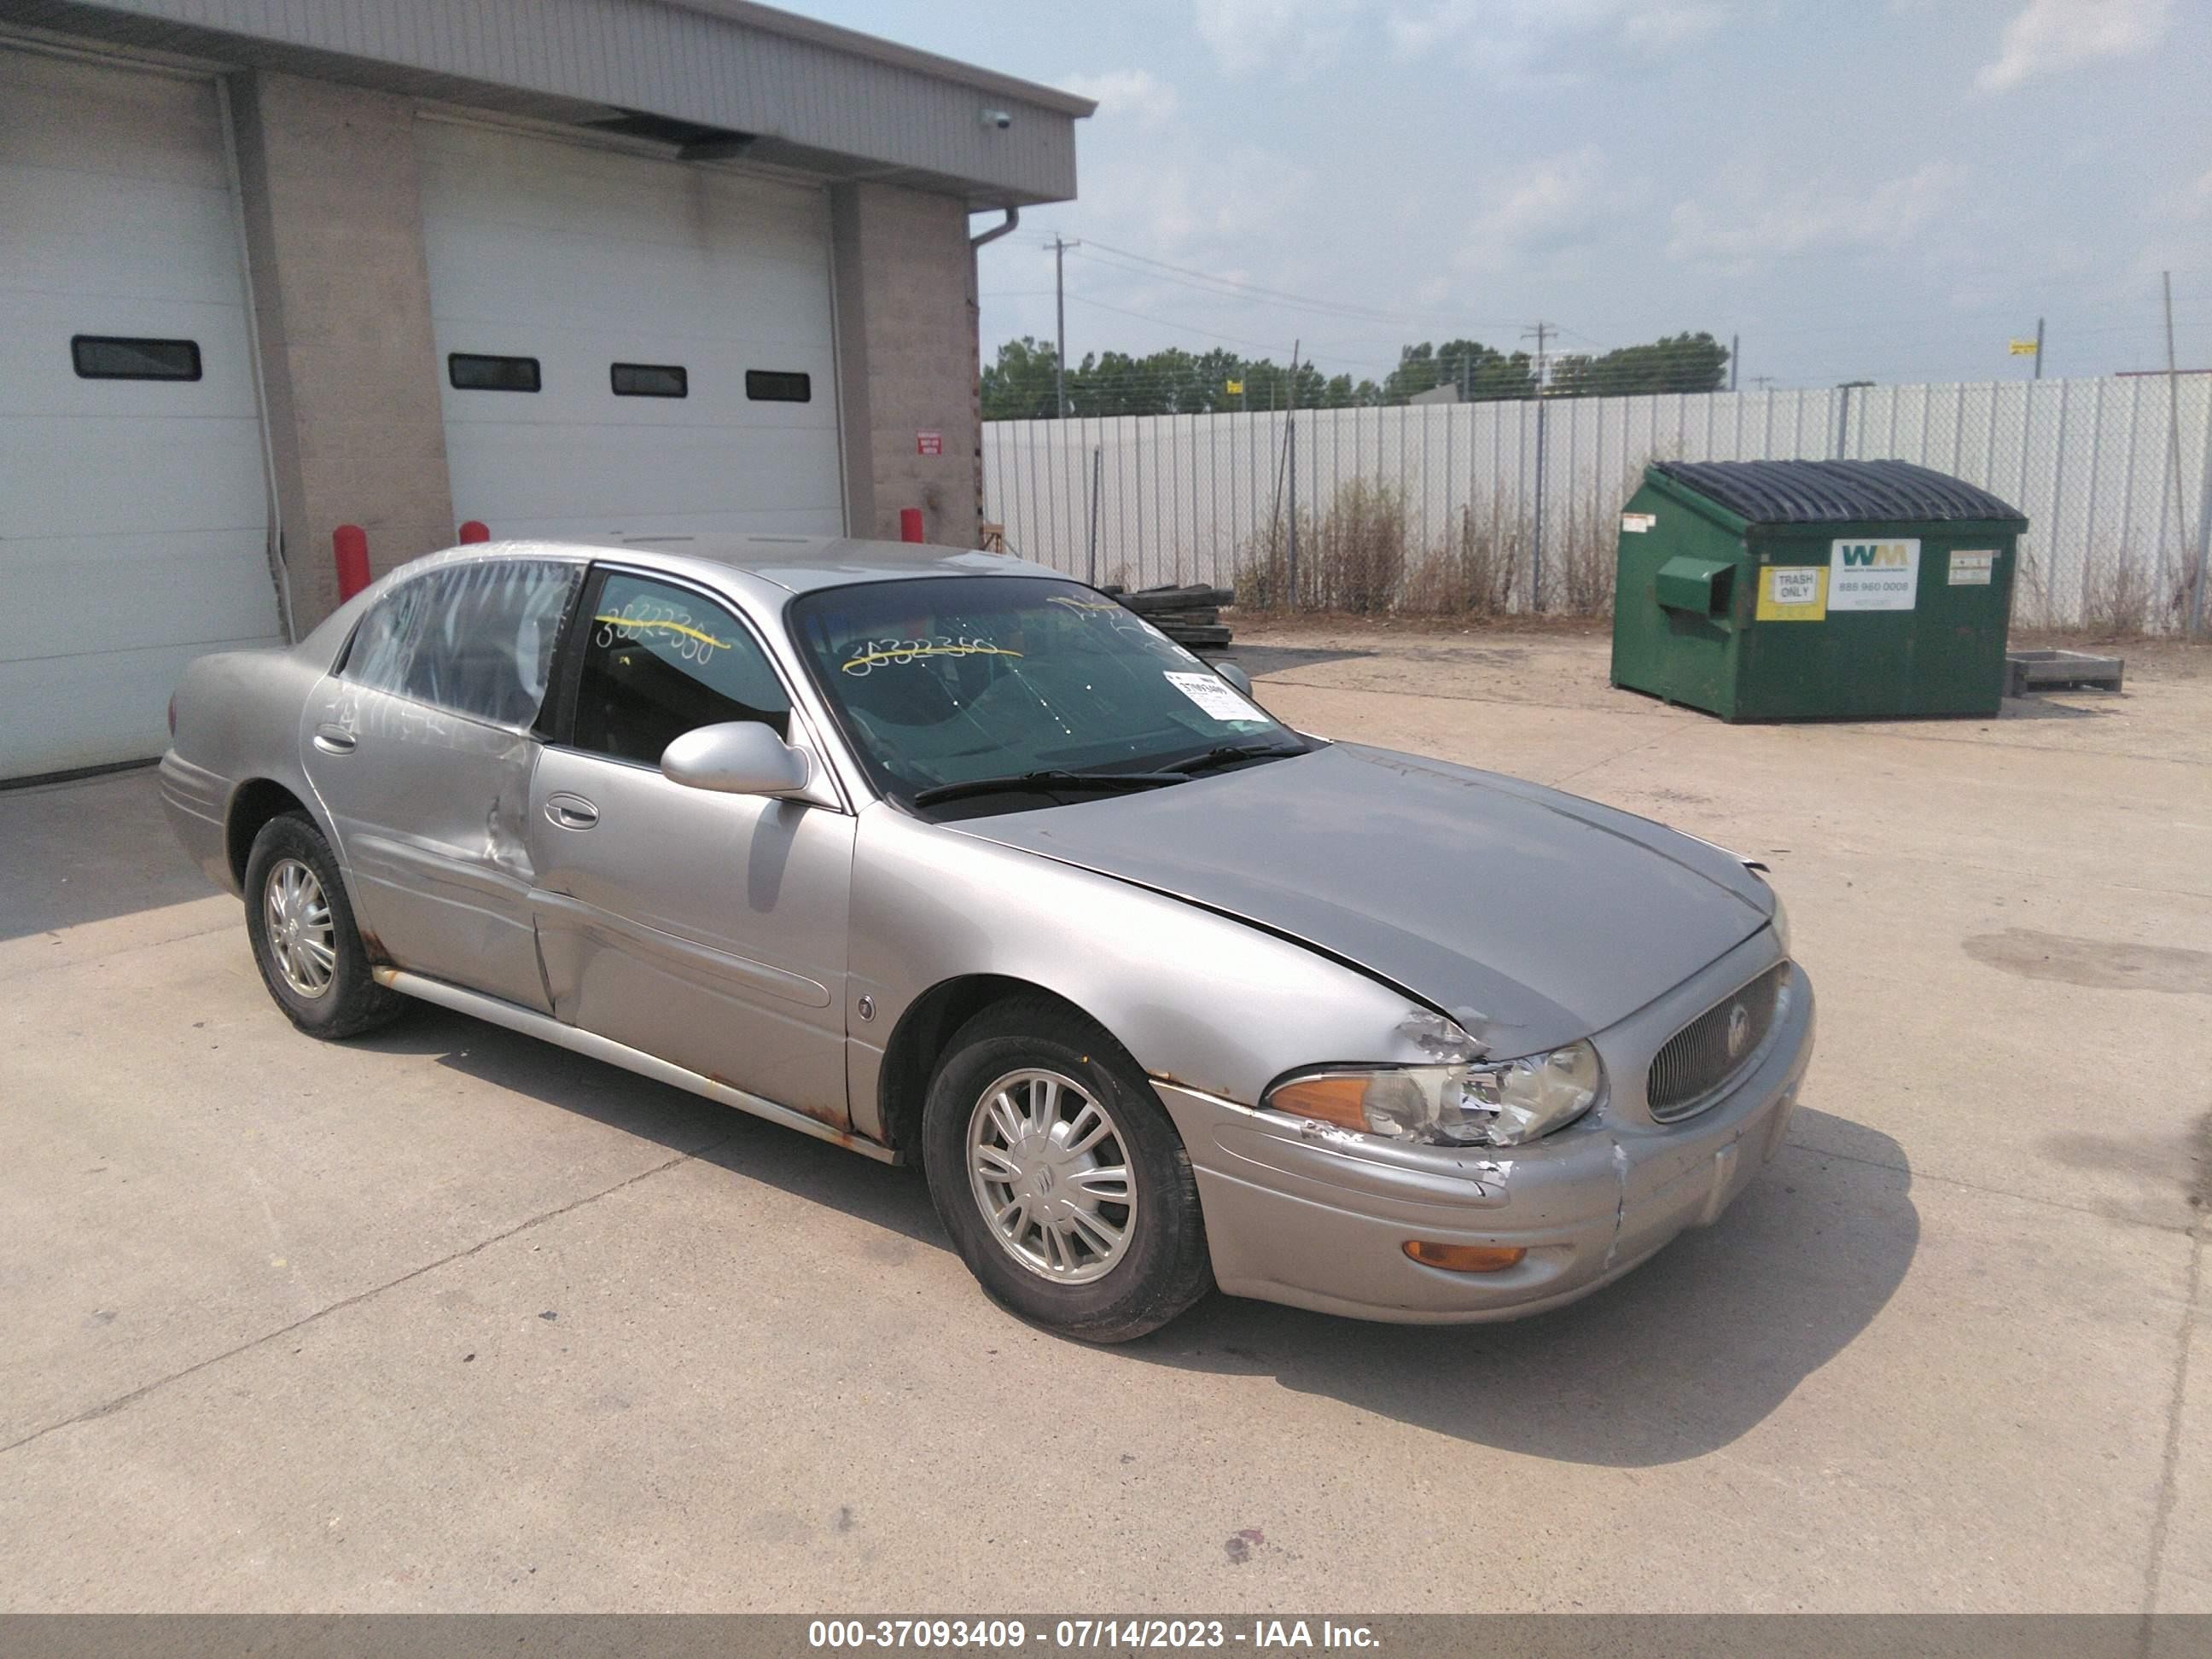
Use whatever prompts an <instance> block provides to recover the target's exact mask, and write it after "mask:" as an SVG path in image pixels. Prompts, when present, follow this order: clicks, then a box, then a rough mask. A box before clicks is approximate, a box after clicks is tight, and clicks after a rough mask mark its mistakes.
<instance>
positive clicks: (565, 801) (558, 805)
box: [545, 790, 599, 829]
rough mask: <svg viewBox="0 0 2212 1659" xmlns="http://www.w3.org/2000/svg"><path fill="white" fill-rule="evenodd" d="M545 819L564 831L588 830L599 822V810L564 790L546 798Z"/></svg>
mask: <svg viewBox="0 0 2212 1659" xmlns="http://www.w3.org/2000/svg"><path fill="white" fill-rule="evenodd" d="M545 817H546V818H547V819H548V820H549V821H550V822H551V823H555V824H557V825H558V826H559V827H560V828H562V829H590V828H591V827H592V825H593V824H595V823H598V822H599V808H598V807H596V806H594V805H592V803H591V802H589V801H587V800H586V799H584V798H583V797H582V796H581V795H572V794H569V793H568V792H567V791H566V790H563V791H562V792H561V793H558V794H552V795H548V796H547V797H546V798H545Z"/></svg>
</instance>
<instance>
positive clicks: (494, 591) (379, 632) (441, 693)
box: [347, 559, 582, 726]
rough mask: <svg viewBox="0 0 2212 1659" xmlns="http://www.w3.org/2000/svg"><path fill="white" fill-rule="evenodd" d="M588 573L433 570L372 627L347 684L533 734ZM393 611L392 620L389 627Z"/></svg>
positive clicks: (557, 566)
mask: <svg viewBox="0 0 2212 1659" xmlns="http://www.w3.org/2000/svg"><path fill="white" fill-rule="evenodd" d="M581 575H582V568H581V567H580V566H578V565H574V564H566V563H561V562H555V561H552V560H540V559H487V560H470V561H468V562H464V563H460V564H455V565H452V566H448V567H447V568H445V569H442V570H435V571H432V572H430V573H429V574H426V575H424V576H422V577H419V578H417V579H416V580H414V581H411V582H408V583H405V584H404V585H403V586H400V587H398V588H396V589H395V590H393V592H392V594H391V595H390V596H389V597H388V598H387V599H386V600H385V601H384V603H383V604H382V605H379V606H378V607H377V609H376V611H372V612H371V613H370V616H369V617H368V619H367V620H365V621H364V622H363V623H362V637H361V638H360V639H359V640H357V641H356V645H355V655H356V660H355V661H353V662H349V664H348V668H347V673H348V678H354V679H359V680H361V681H362V682H363V683H365V684H374V685H380V686H382V687H384V688H385V689H386V690H397V691H398V692H399V693H400V694H401V695H403V696H408V697H411V698H414V699H416V700H417V701H418V702H427V703H430V704H433V705H435V707H437V708H448V709H451V710H453V712H454V713H455V714H466V715H469V716H471V718H473V719H476V720H489V721H491V722H493V723H494V724H495V725H500V726H527V725H528V724H529V723H530V722H531V720H533V719H534V718H536V716H537V714H538V705H539V704H540V703H541V702H544V697H545V688H546V682H547V679H548V678H549V676H550V674H551V671H552V665H553V653H554V648H555V647H556V644H557V643H558V640H559V635H560V630H561V621H562V617H563V616H564V615H565V614H566V612H567V609H568V599H569V597H570V595H571V594H572V593H573V592H574V591H575V586H576V583H577V581H578V580H579V579H580V577H581ZM387 609H388V610H390V611H392V616H391V617H390V618H389V620H388V621H382V620H380V618H381V615H382V613H383V612H384V611H386V610H387ZM402 629H404V630H405V631H404V634H403V633H402V631H401V630H402ZM364 645H366V646H368V647H370V655H369V656H368V657H364V656H363V654H362V649H363V647H364Z"/></svg>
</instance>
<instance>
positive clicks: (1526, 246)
mask: <svg viewBox="0 0 2212 1659" xmlns="http://www.w3.org/2000/svg"><path fill="white" fill-rule="evenodd" d="M1604 197H1605V157H1604V155H1603V154H1602V153H1601V151H1600V150H1599V149H1598V148H1597V147H1596V146H1595V144H1585V145H1583V147H1582V148H1581V149H1575V150H1567V151H1564V152H1562V153H1560V154H1559V155H1549V156H1546V157H1544V158H1542V159H1541V160H1540V161H1534V162H1531V163H1529V164H1528V165H1527V166H1525V167H1518V168H1516V169H1515V171H1514V173H1513V174H1512V176H1511V177H1510V178H1509V179H1502V180H1500V181H1499V182H1498V184H1497V185H1494V186H1493V187H1492V189H1491V190H1489V191H1486V192H1485V194H1484V196H1483V197H1482V200H1481V202H1480V205H1479V206H1478V207H1477V209H1476V210H1475V211H1474V214H1473V215H1472V216H1470V218H1469V220H1468V227H1467V234H1466V235H1465V236H1464V238H1463V239H1462V241H1461V244H1460V253H1459V258H1458V260H1457V263H1458V264H1459V265H1460V267H1461V268H1462V269H1463V270H1498V269H1501V268H1504V267H1507V266H1510V265H1514V264H1520V263H1523V262H1525V260H1526V259H1527V258H1528V255H1529V254H1530V253H1532V252H1539V251H1542V250H1544V249H1547V248H1549V247H1552V246H1557V245H1558V244H1559V243H1560V242H1562V241H1565V240H1574V239H1576V238H1577V237H1578V236H1580V235H1581V234H1584V233H1587V232H1588V231H1589V230H1590V229H1592V228H1594V227H1595V225H1596V223H1597V222H1599V219H1600V217H1601V212H1602V210H1603V208H1604V205H1605V200H1604Z"/></svg>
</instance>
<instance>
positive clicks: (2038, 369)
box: [2034, 283, 2173, 380]
mask: <svg viewBox="0 0 2212 1659" xmlns="http://www.w3.org/2000/svg"><path fill="white" fill-rule="evenodd" d="M2166 287H2167V297H2168V300H2169V301H2171V299H2172V283H2168V284H2167V285H2166ZM2172 320H2173V315H2172V312H2171V311H2169V312H2168V313H2166V321H2167V322H2169V323H2171V322H2172ZM2034 378H2035V379H2036V380H2041V379H2042V378H2043V319H2042V318H2040V317H2039V318H2037V319H2035V374H2034Z"/></svg>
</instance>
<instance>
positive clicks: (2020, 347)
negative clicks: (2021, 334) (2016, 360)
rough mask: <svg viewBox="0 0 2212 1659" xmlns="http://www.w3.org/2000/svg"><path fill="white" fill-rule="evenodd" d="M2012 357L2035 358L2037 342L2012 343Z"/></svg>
mask: <svg viewBox="0 0 2212 1659" xmlns="http://www.w3.org/2000/svg"><path fill="white" fill-rule="evenodd" d="M2012 355H2013V356H2015V357H2033V356H2035V342H2034V341H2033V340H2015V341H2014V342H2013V343H2012Z"/></svg>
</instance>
